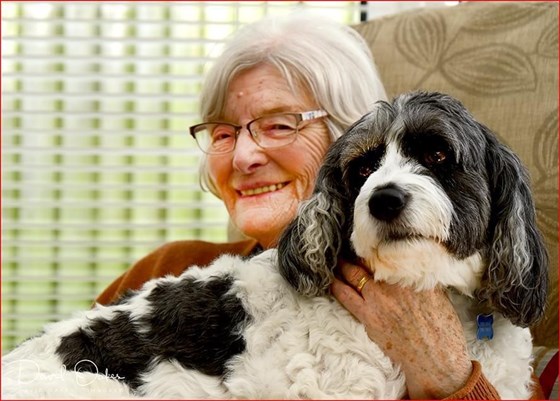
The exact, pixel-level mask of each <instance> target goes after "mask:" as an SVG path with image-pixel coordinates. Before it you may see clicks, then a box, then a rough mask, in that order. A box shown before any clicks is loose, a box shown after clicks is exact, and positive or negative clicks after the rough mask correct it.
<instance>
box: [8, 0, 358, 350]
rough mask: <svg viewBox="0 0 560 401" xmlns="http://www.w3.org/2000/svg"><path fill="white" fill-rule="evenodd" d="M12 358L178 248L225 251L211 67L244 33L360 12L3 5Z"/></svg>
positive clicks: (350, 7)
mask: <svg viewBox="0 0 560 401" xmlns="http://www.w3.org/2000/svg"><path fill="white" fill-rule="evenodd" d="M1 7H2V223H3V224H2V350H3V352H5V351H7V350H10V349H12V348H13V347H14V346H15V345H17V344H18V343H19V342H21V341H22V340H24V339H25V338H27V337H29V336H31V335H34V334H36V333H37V332H39V330H40V329H41V327H42V326H43V325H44V324H45V323H47V322H49V321H54V320H59V319H63V318H66V317H68V316H69V315H70V314H71V313H72V312H74V311H76V310H83V309H86V308H89V307H90V306H91V303H92V300H93V299H94V298H95V296H96V295H97V294H98V293H99V292H100V291H101V290H103V289H104V288H105V287H106V286H107V284H108V283H109V282H111V281H112V280H113V279H115V278H116V277H117V276H118V275H119V274H120V273H122V272H123V271H124V270H125V269H126V268H127V267H129V266H130V265H131V264H132V263H133V262H134V261H136V260H138V259H139V258H141V257H142V256H144V255H146V254H147V253H148V252H150V251H151V250H153V249H155V248H156V247H157V246H159V245H161V244H163V243H165V242H168V241H173V240H180V239H203V240H208V241H225V240H226V226H227V224H226V221H227V213H226V211H225V209H224V207H223V206H222V204H221V203H220V201H219V200H217V199H215V198H214V197H213V196H212V195H211V194H208V193H204V192H202V191H201V190H200V188H199V185H198V159H199V152H198V150H197V148H196V146H195V143H194V141H192V140H191V139H190V137H189V136H188V133H187V128H188V126H189V125H191V124H194V123H196V122H198V115H197V113H198V93H199V91H200V86H201V82H202V73H203V70H204V68H205V65H206V64H207V63H208V62H209V61H211V59H212V58H211V56H210V55H211V54H216V53H217V52H219V49H220V47H221V45H222V43H223V41H224V39H225V38H226V37H227V36H228V35H229V34H230V33H232V32H233V31H235V30H236V29H238V27H239V26H241V25H243V24H246V23H249V22H251V21H254V20H257V19H259V18H261V17H263V16H265V15H270V14H282V13H288V12H293V11H294V8H295V7H299V8H312V9H313V10H314V11H315V12H317V13H321V14H323V15H325V16H326V17H329V18H333V19H336V20H338V21H341V22H344V23H348V24H353V23H357V22H359V18H360V2H338V1H335V2H291V1H286V2H9V1H8V2H4V1H3V2H2V4H1Z"/></svg>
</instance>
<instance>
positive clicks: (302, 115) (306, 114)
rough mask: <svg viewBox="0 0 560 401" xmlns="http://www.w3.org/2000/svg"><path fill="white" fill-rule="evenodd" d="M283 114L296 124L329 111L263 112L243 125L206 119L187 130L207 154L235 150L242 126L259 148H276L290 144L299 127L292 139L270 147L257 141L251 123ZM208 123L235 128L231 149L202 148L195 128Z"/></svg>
mask: <svg viewBox="0 0 560 401" xmlns="http://www.w3.org/2000/svg"><path fill="white" fill-rule="evenodd" d="M284 115H293V116H295V117H296V120H297V121H296V124H297V125H299V124H300V123H301V122H303V121H312V120H316V119H319V118H323V117H327V116H328V115H329V113H328V112H326V111H325V110H322V109H319V110H311V111H303V112H284V113H273V114H265V115H264V116H260V117H257V118H255V119H254V120H251V121H249V122H248V123H247V124H245V125H237V124H233V123H230V122H226V121H208V122H204V123H200V124H195V125H192V126H190V127H189V131H190V134H191V136H192V137H193V138H194V140H195V142H196V144H197V145H198V147H199V149H200V150H202V152H204V153H206V154H209V155H223V154H227V153H231V152H233V151H234V150H235V147H236V146H237V138H238V137H239V135H240V133H241V130H242V129H243V128H246V129H247V131H248V132H249V134H250V135H251V138H253V141H254V142H255V143H256V144H257V146H258V147H260V148H261V149H278V148H281V147H284V146H287V145H290V144H291V143H293V142H294V141H295V140H296V136H297V134H298V132H299V127H296V128H295V129H294V133H293V134H292V135H291V136H292V137H293V139H292V141H290V142H287V143H284V144H282V145H280V146H272V147H271V146H263V145H261V144H260V143H259V139H258V134H255V133H253V131H251V124H253V123H254V122H255V121H258V120H261V119H263V118H267V117H275V116H284ZM208 124H216V125H218V124H224V125H228V126H230V127H233V128H234V129H235V131H234V135H235V139H234V142H233V147H232V148H231V150H227V151H224V152H209V151H208V150H207V149H202V147H201V146H200V143H199V142H198V140H197V139H196V134H197V133H198V132H200V131H197V128H199V127H203V126H206V125H208Z"/></svg>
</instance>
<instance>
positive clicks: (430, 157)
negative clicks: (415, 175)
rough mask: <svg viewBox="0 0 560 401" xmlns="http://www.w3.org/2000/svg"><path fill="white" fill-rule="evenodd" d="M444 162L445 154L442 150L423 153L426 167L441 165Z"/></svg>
mask: <svg viewBox="0 0 560 401" xmlns="http://www.w3.org/2000/svg"><path fill="white" fill-rule="evenodd" d="M445 160H447V153H446V152H444V151H443V150H435V151H431V152H426V153H424V162H425V163H426V164H428V165H434V164H441V163H443V162H444V161H445Z"/></svg>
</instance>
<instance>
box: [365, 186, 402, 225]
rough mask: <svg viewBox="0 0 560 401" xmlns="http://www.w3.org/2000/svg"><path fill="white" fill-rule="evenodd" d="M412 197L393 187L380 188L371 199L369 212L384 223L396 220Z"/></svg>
mask: <svg viewBox="0 0 560 401" xmlns="http://www.w3.org/2000/svg"><path fill="white" fill-rule="evenodd" d="M409 197H410V196H409V195H408V194H407V193H406V192H404V191H403V190H402V189H400V188H397V187H395V186H393V185H391V186H386V187H383V188H378V189H376V190H375V192H374V193H373V194H372V196H371V198H369V212H370V213H371V215H372V216H373V217H375V218H376V219H379V220H382V221H391V220H394V219H396V218H397V217H398V216H399V214H400V213H401V212H402V211H403V209H404V208H405V206H406V204H407V202H408V198H409Z"/></svg>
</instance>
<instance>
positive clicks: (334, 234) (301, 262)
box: [278, 139, 349, 296]
mask: <svg viewBox="0 0 560 401" xmlns="http://www.w3.org/2000/svg"><path fill="white" fill-rule="evenodd" d="M340 145H341V140H340V139H339V140H338V141H337V142H335V143H334V144H333V145H332V147H331V149H330V150H329V152H328V153H327V155H326V156H325V161H324V163H323V165H322V167H321V168H320V170H319V172H318V175H317V180H316V183H315V189H314V191H313V194H312V196H311V198H310V199H309V200H307V201H304V202H302V204H301V205H300V206H299V208H298V213H297V215H296V217H295V219H294V220H293V221H292V222H291V223H290V224H289V225H288V227H287V228H286V229H285V230H284V232H283V233H282V235H281V236H280V239H279V241H278V266H279V270H280V273H281V274H282V276H283V277H284V278H285V279H286V280H287V281H288V282H289V283H290V284H291V285H292V286H293V287H294V288H295V289H296V290H297V291H298V292H300V293H301V294H304V295H307V296H317V295H324V294H326V293H327V292H328V289H329V286H330V284H331V283H332V280H333V277H334V276H333V271H334V269H335V267H336V264H337V260H338V256H339V253H340V251H341V247H342V241H343V239H342V235H343V234H342V233H343V227H344V224H345V218H346V216H345V214H344V213H343V210H348V208H349V205H348V204H346V203H347V202H345V199H346V196H345V195H344V193H343V192H344V189H343V185H342V173H341V169H340V166H339V154H340V152H339V151H338V149H339V148H340Z"/></svg>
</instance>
